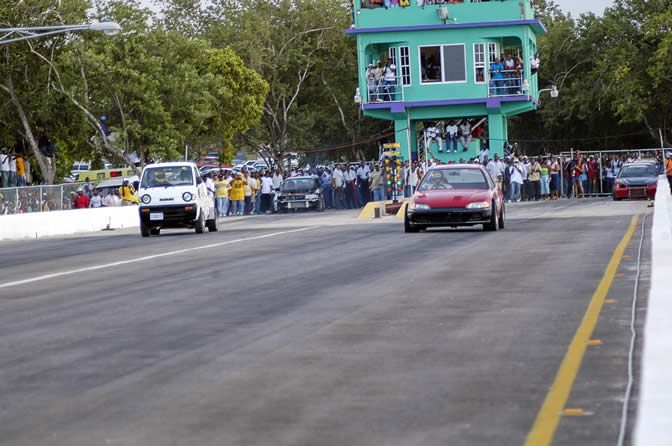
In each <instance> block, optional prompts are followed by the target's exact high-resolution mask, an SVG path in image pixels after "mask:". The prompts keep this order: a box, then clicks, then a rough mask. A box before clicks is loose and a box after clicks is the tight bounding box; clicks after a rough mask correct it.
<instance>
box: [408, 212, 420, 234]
mask: <svg viewBox="0 0 672 446" xmlns="http://www.w3.org/2000/svg"><path fill="white" fill-rule="evenodd" d="M419 231H420V228H418V227H417V226H413V225H412V224H411V222H410V221H408V211H406V212H405V213H404V232H405V233H407V234H409V233H416V232H419Z"/></svg>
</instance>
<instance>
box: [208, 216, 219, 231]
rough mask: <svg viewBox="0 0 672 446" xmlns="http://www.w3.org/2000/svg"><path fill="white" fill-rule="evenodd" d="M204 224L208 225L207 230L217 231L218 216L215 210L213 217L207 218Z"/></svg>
mask: <svg viewBox="0 0 672 446" xmlns="http://www.w3.org/2000/svg"><path fill="white" fill-rule="evenodd" d="M206 225H207V226H208V232H217V231H219V218H218V217H217V212H215V218H213V219H212V220H208V221H207V222H206Z"/></svg>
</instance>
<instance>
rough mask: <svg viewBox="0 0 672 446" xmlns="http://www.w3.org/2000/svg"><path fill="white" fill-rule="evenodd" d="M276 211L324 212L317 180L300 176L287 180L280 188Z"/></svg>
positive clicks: (320, 189)
mask: <svg viewBox="0 0 672 446" xmlns="http://www.w3.org/2000/svg"><path fill="white" fill-rule="evenodd" d="M277 206H278V211H288V210H296V209H304V210H305V209H311V210H316V211H323V210H324V197H323V196H322V188H321V187H320V181H319V180H318V179H317V178H314V177H309V176H302V177H291V178H287V179H286V180H285V181H283V182H282V185H281V186H280V193H278V199H277Z"/></svg>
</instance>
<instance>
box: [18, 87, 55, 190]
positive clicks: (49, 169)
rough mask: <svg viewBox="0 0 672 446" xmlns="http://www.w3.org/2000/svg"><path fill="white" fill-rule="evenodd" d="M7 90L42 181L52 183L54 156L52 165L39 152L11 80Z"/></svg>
mask: <svg viewBox="0 0 672 446" xmlns="http://www.w3.org/2000/svg"><path fill="white" fill-rule="evenodd" d="M8 90H9V95H10V97H11V100H12V103H13V104H14V106H15V107H16V112H17V114H18V115H19V119H21V123H22V124H23V129H24V130H25V132H26V138H27V139H28V144H29V145H30V148H31V150H32V151H33V155H35V159H36V160H37V165H38V166H39V167H40V173H41V174H42V177H43V178H44V182H45V183H47V184H54V177H55V176H56V159H55V158H54V165H53V166H52V165H51V161H49V158H47V157H46V156H44V155H42V152H40V148H39V145H38V142H37V140H36V139H35V135H34V134H33V129H32V128H31V126H30V122H28V117H27V116H26V112H25V111H24V110H23V106H22V105H21V102H20V101H19V99H18V98H17V97H16V94H15V93H14V88H13V87H12V85H11V82H10V85H9V88H8Z"/></svg>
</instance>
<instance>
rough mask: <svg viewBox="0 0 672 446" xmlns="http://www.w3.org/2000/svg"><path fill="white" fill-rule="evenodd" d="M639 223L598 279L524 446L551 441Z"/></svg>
mask: <svg viewBox="0 0 672 446" xmlns="http://www.w3.org/2000/svg"><path fill="white" fill-rule="evenodd" d="M638 220H639V216H637V215H635V216H633V217H632V222H631V223H630V227H629V228H628V230H627V232H626V233H625V235H624V236H623V239H622V240H621V242H620V243H619V244H618V246H617V247H616V250H615V251H614V254H613V255H612V256H611V260H610V261H609V265H607V269H606V270H605V271H604V275H603V276H602V280H600V284H599V285H598V286H597V289H596V290H595V293H594V294H593V297H592V298H591V299H590V304H589V305H588V309H587V310H586V313H585V314H584V316H583V320H582V321H581V325H579V328H578V329H577V330H576V333H575V334H574V338H573V339H572V342H571V343H570V344H569V348H568V349H567V353H565V357H564V358H563V360H562V364H560V369H558V373H557V375H556V376H555V380H554V381H553V385H552V386H551V389H550V390H549V391H548V394H547V395H546V399H545V400H544V404H543V405H542V406H541V409H540V410H539V413H538V414H537V418H536V420H535V421H534V425H533V426H532V429H531V430H530V432H529V433H528V434H527V439H526V440H525V446H549V445H550V444H551V442H552V441H553V436H554V435H555V430H556V429H557V427H558V423H559V422H560V416H561V415H560V414H561V413H562V411H563V408H564V407H565V404H566V403H567V398H569V393H570V392H571V390H572V385H573V384H574V380H575V379H576V374H577V373H578V371H579V367H581V361H582V360H583V355H584V354H585V352H586V346H587V343H588V340H589V339H590V336H591V335H592V334H593V330H594V329H595V325H597V320H598V318H599V316H600V311H602V306H603V304H604V300H605V298H606V297H607V293H608V292H609V287H611V283H612V282H613V280H614V276H615V275H616V271H618V265H619V264H620V262H621V257H623V251H625V247H626V245H627V244H628V242H629V241H630V239H631V238H632V233H633V232H634V230H635V226H636V225H637V221H638Z"/></svg>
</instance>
